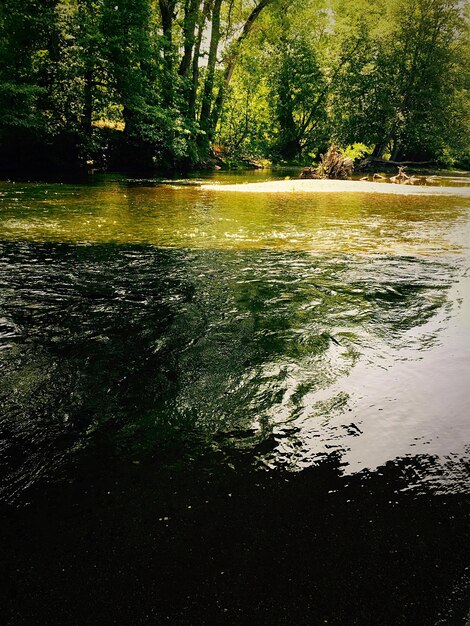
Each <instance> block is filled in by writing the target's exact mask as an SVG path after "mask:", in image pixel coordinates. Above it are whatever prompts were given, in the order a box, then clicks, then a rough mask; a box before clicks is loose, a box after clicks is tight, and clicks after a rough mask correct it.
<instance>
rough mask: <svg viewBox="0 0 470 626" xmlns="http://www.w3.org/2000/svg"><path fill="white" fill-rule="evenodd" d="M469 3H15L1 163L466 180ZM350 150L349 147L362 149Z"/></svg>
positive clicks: (3, 10)
mask: <svg viewBox="0 0 470 626" xmlns="http://www.w3.org/2000/svg"><path fill="white" fill-rule="evenodd" d="M469 18H470V12H469V5H468V3H467V4H464V3H462V2H460V1H459V0H349V1H348V2H343V1H342V0H302V1H300V0H203V1H202V2H198V1H197V0H182V1H180V0H3V2H2V3H1V5H0V165H1V167H2V168H4V169H5V170H8V169H9V168H11V167H13V166H20V167H26V168H28V167H30V168H41V167H42V168H44V167H47V168H69V167H71V168H73V167H78V166H84V165H86V164H87V163H88V164H95V165H96V166H98V167H107V168H130V167H150V166H154V167H159V168H165V169H170V170H171V169H181V168H190V167H196V166H200V165H201V164H207V163H211V162H213V159H214V157H215V156H217V155H218V156H221V155H223V157H224V158H225V159H226V160H228V161H230V159H233V160H237V159H259V160H262V159H269V160H271V161H274V162H298V163H306V164H307V163H311V162H312V161H314V160H315V159H316V158H317V157H318V156H319V155H320V153H321V152H322V151H324V150H325V149H326V148H327V147H328V146H329V145H330V144H331V143H336V144H337V145H339V146H341V147H342V148H344V149H346V148H348V147H349V150H350V151H351V150H352V152H353V153H355V154H363V155H366V154H373V155H374V156H376V157H381V158H383V157H385V158H391V159H393V160H416V161H435V162H436V163H439V164H441V165H444V166H461V167H467V168H470V97H469V86H470V73H469V68H470V38H469V21H470V19H469ZM351 147H353V148H351Z"/></svg>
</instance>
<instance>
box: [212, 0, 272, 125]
mask: <svg viewBox="0 0 470 626" xmlns="http://www.w3.org/2000/svg"><path fill="white" fill-rule="evenodd" d="M272 2H273V0H261V1H260V2H259V4H257V5H256V6H255V8H254V9H253V10H252V12H251V13H250V15H249V16H248V19H247V20H246V22H245V25H244V26H243V30H242V32H241V33H240V35H239V37H238V39H236V41H235V42H234V43H233V44H232V46H231V49H230V55H229V57H228V59H227V60H226V62H225V71H224V76H223V79H222V84H221V85H220V87H219V90H218V92H217V96H216V99H215V102H214V107H213V110H212V115H211V120H210V131H209V132H210V133H211V135H212V136H213V135H214V133H215V130H216V128H217V124H218V121H219V119H220V114H221V112H222V107H223V104H224V99H225V94H226V93H227V89H228V86H229V84H230V80H231V79H232V75H233V71H234V69H235V66H236V64H237V61H238V57H239V56H240V51H241V47H242V44H243V42H244V41H245V39H246V38H247V37H248V35H249V34H250V31H251V29H252V28H253V24H254V23H255V22H256V20H257V18H258V16H259V14H260V13H261V11H262V10H263V9H264V8H265V7H266V6H268V5H269V4H272Z"/></svg>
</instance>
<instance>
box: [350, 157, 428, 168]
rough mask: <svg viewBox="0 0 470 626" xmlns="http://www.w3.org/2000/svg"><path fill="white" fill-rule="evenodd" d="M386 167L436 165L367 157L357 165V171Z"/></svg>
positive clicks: (424, 162)
mask: <svg viewBox="0 0 470 626" xmlns="http://www.w3.org/2000/svg"><path fill="white" fill-rule="evenodd" d="M377 165H379V166H382V167H384V168H387V167H393V168H395V167H430V166H432V165H436V162H435V161H391V160H388V159H379V158H377V157H372V156H369V157H367V158H365V159H364V160H363V161H361V162H360V163H359V165H358V169H359V170H367V169H369V168H370V169H375V166H377Z"/></svg>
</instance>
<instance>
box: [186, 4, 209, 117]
mask: <svg viewBox="0 0 470 626" xmlns="http://www.w3.org/2000/svg"><path fill="white" fill-rule="evenodd" d="M210 6H211V0H205V1H204V5H203V8H202V13H201V15H200V18H199V23H198V26H197V37H196V43H195V45H194V52H193V62H192V71H191V74H192V80H191V91H190V93H189V99H188V116H189V118H190V119H193V120H194V119H196V96H197V88H198V85H199V57H200V54H201V44H202V37H203V34H204V26H205V23H206V20H207V16H208V15H209V11H210Z"/></svg>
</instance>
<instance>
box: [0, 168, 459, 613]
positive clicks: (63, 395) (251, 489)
mask: <svg viewBox="0 0 470 626" xmlns="http://www.w3.org/2000/svg"><path fill="white" fill-rule="evenodd" d="M0 192H1V194H2V196H1V199H0V233H1V239H2V242H1V244H0V250H1V253H0V307H1V308H0V367H1V373H2V377H1V383H0V403H1V417H0V427H1V440H0V467H1V481H0V494H1V496H0V497H1V500H2V502H3V509H2V510H3V511H4V520H5V523H4V524H3V525H2V529H3V531H2V534H3V536H4V538H5V539H6V542H5V551H4V553H5V559H4V570H5V572H6V573H7V576H8V582H6V583H5V585H4V586H3V590H4V592H5V593H4V597H5V607H6V613H5V615H6V623H12V624H16V623H62V624H63V623H67V624H69V623H70V624H72V623H79V624H94V623H97V624H98V623H99V624H109V623H125V624H127V623H129V624H137V623H138V624H141V623H161V622H162V621H166V620H169V621H170V622H173V623H184V624H192V623H210V624H212V623H224V624H232V623H240V622H242V623H247V624H250V623H255V622H261V623H263V624H272V623H286V624H292V623H314V624H316V623H318V624H323V623H334V624H438V623H439V624H446V623H462V624H463V623H464V621H465V620H464V617H465V615H466V611H467V609H468V605H467V600H468V597H469V596H468V591H469V585H468V583H469V577H468V570H467V569H466V568H467V566H468V565H469V560H468V556H469V555H468V532H467V524H468V505H469V501H468V494H469V489H468V458H469V457H468V450H469V443H470V438H469V434H470V423H469V417H470V393H469V381H470V269H469V268H470V252H469V248H468V245H469V243H470V216H469V206H470V203H469V202H468V200H467V199H465V198H462V197H459V198H457V197H456V198H453V197H432V196H429V197H392V198H391V197H387V196H381V195H372V194H371V195H370V196H366V195H362V194H312V195H303V196H297V197H292V196H282V195H276V196H275V197H274V196H272V195H267V196H260V195H259V194H254V195H253V196H251V195H249V194H248V195H247V194H240V195H237V194H235V193H234V194H228V193H227V194H222V197H221V196H218V195H217V194H216V193H211V192H208V191H201V190H198V189H197V187H194V186H183V187H177V186H165V187H159V186H155V185H150V184H149V183H148V182H143V183H142V182H141V183H138V182H136V181H131V182H126V181H118V180H117V181H115V182H104V183H100V184H95V185H89V186H73V185H41V184H34V185H32V184H16V185H15V184H9V183H3V184H1V186H0Z"/></svg>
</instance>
